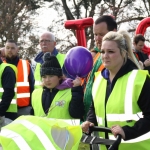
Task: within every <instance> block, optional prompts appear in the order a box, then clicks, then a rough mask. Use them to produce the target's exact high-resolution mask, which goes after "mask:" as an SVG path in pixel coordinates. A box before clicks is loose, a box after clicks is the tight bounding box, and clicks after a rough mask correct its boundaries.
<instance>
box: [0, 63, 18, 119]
mask: <svg viewBox="0 0 150 150" xmlns="http://www.w3.org/2000/svg"><path fill="white" fill-rule="evenodd" d="M1 64H2V61H1V60H0V65H1ZM1 81H2V87H3V89H4V93H3V95H2V101H1V102H0V116H5V117H6V118H9V119H12V120H14V119H16V118H17V113H10V112H6V111H7V109H8V107H9V105H10V103H11V100H12V99H13V97H14V95H15V92H14V87H15V84H16V75H15V72H14V70H13V69H12V68H11V67H9V66H7V67H6V68H5V69H4V71H3V74H2V76H1Z"/></svg>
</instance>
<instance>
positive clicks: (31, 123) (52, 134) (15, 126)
mask: <svg viewBox="0 0 150 150" xmlns="http://www.w3.org/2000/svg"><path fill="white" fill-rule="evenodd" d="M81 137H82V130H81V126H80V125H78V126H71V125H70V124H67V123H66V122H64V121H62V120H59V119H53V120H50V119H48V118H44V117H37V116H21V117H19V118H17V119H16V120H15V121H13V122H12V123H11V124H9V125H7V126H5V127H3V128H2V130H1V132H0V144H1V145H2V147H3V149H5V150H77V149H78V146H79V143H80V139H81Z"/></svg>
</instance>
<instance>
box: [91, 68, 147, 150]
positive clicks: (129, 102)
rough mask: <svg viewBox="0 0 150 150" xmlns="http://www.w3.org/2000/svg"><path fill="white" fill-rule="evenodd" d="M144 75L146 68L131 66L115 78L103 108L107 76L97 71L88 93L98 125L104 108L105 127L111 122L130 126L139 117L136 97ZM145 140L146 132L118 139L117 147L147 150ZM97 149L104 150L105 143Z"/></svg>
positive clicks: (102, 121)
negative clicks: (127, 71)
mask: <svg viewBox="0 0 150 150" xmlns="http://www.w3.org/2000/svg"><path fill="white" fill-rule="evenodd" d="M147 75H148V72H147V71H144V70H133V71H131V72H129V73H128V74H126V75H124V76H122V77H120V78H119V79H118V80H117V81H116V83H115V85H114V88H113V91H112V92H111V94H110V96H109V98H108V101H107V104H106V108H105V96H106V87H107V80H105V79H104V78H103V77H102V75H101V73H100V74H98V75H97V77H96V80H95V81H94V84H93V88H92V96H93V99H94V107H95V113H96V117H97V122H98V124H99V126H104V125H105V121H104V120H105V112H106V119H107V125H108V127H109V128H111V127H112V126H113V125H120V126H125V125H128V126H131V127H132V126H133V125H134V124H135V122H136V121H138V120H139V116H140V118H141V117H142V113H141V110H140V108H139V106H138V104H137V101H138V98H139V96H140V93H141V91H142V88H143V85H144V82H145V80H146V77H147ZM100 136H102V137H104V134H103V133H101V134H100ZM109 138H110V139H112V138H114V136H113V135H112V134H111V135H109ZM149 143H150V132H148V133H147V134H144V135H142V136H140V137H138V138H135V139H132V140H128V141H123V140H122V141H121V144H120V147H119V150H129V149H132V150H147V149H148V147H149ZM100 149H101V150H106V147H105V146H100Z"/></svg>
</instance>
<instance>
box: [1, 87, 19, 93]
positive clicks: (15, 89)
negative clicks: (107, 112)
mask: <svg viewBox="0 0 150 150" xmlns="http://www.w3.org/2000/svg"><path fill="white" fill-rule="evenodd" d="M0 92H4V89H3V88H0ZM14 92H17V88H16V87H15V88H14Z"/></svg>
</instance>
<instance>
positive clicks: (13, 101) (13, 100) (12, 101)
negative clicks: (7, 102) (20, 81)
mask: <svg viewBox="0 0 150 150" xmlns="http://www.w3.org/2000/svg"><path fill="white" fill-rule="evenodd" d="M1 101H2V99H0V102H1ZM11 104H16V105H17V102H16V99H12V100H11Z"/></svg>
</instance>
